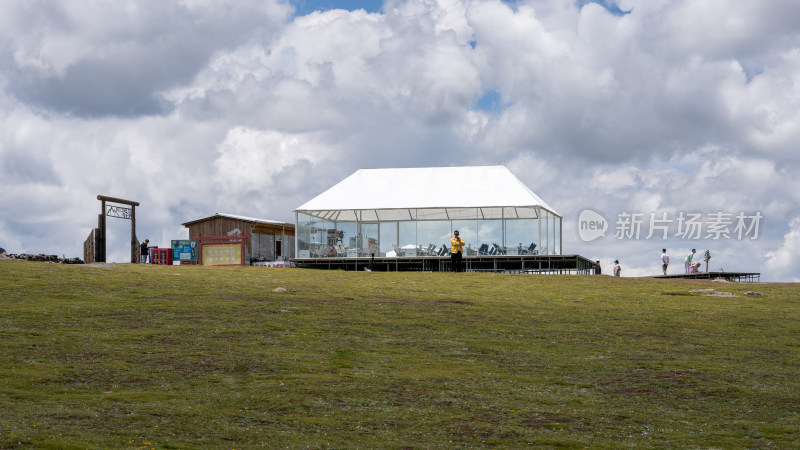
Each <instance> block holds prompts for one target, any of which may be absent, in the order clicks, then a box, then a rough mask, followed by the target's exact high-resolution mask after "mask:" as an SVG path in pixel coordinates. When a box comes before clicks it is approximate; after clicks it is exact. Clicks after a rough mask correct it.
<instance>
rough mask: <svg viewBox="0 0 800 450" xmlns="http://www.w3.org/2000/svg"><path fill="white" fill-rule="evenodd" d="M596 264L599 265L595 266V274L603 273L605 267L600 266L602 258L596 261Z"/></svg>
mask: <svg viewBox="0 0 800 450" xmlns="http://www.w3.org/2000/svg"><path fill="white" fill-rule="evenodd" d="M595 264H597V266H595V268H594V274H595V275H600V274H602V273H603V269H601V268H600V260H599V259H598V260H597V261H595Z"/></svg>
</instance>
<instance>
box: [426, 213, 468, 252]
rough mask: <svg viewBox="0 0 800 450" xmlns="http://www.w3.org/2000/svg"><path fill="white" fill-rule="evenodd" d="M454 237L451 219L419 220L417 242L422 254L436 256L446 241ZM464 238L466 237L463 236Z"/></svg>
mask: <svg viewBox="0 0 800 450" xmlns="http://www.w3.org/2000/svg"><path fill="white" fill-rule="evenodd" d="M451 237H453V235H452V233H451V227H450V221H449V220H426V221H419V222H417V243H418V245H419V248H420V252H421V254H423V255H425V256H435V255H438V254H439V252H440V251H441V248H442V245H443V244H444V243H445V242H448V243H449V242H450V238H451ZM462 239H464V238H462Z"/></svg>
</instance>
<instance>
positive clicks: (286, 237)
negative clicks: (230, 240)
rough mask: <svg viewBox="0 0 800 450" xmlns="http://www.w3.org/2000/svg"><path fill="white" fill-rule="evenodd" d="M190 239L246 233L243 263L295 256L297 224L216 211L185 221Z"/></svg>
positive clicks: (244, 234)
mask: <svg viewBox="0 0 800 450" xmlns="http://www.w3.org/2000/svg"><path fill="white" fill-rule="evenodd" d="M182 225H183V226H184V227H186V228H188V229H189V239H198V238H210V237H229V236H243V237H245V241H244V263H245V264H247V263H248V262H249V263H252V262H255V261H275V260H281V259H284V258H286V259H288V258H294V247H295V245H294V239H295V238H294V236H295V232H294V229H295V227H294V224H292V223H286V222H279V221H275V220H267V219H255V218H252V217H244V216H237V215H233V214H221V213H217V214H214V215H213V216H211V217H206V218H203V219H197V220H193V221H191V222H186V223H184V224H182Z"/></svg>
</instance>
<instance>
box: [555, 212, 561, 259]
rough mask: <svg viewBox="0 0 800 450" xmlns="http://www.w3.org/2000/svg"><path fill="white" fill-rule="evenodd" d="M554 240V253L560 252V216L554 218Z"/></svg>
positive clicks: (558, 253)
mask: <svg viewBox="0 0 800 450" xmlns="http://www.w3.org/2000/svg"><path fill="white" fill-rule="evenodd" d="M555 230H556V240H555V243H554V248H555V254H556V255H560V254H561V218H559V217H556V218H555Z"/></svg>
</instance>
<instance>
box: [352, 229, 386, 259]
mask: <svg viewBox="0 0 800 450" xmlns="http://www.w3.org/2000/svg"><path fill="white" fill-rule="evenodd" d="M356 240H357V244H358V256H372V254H375V256H380V249H379V247H378V224H377V223H362V224H361V231H360V232H359V233H358V237H357V239H356Z"/></svg>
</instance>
